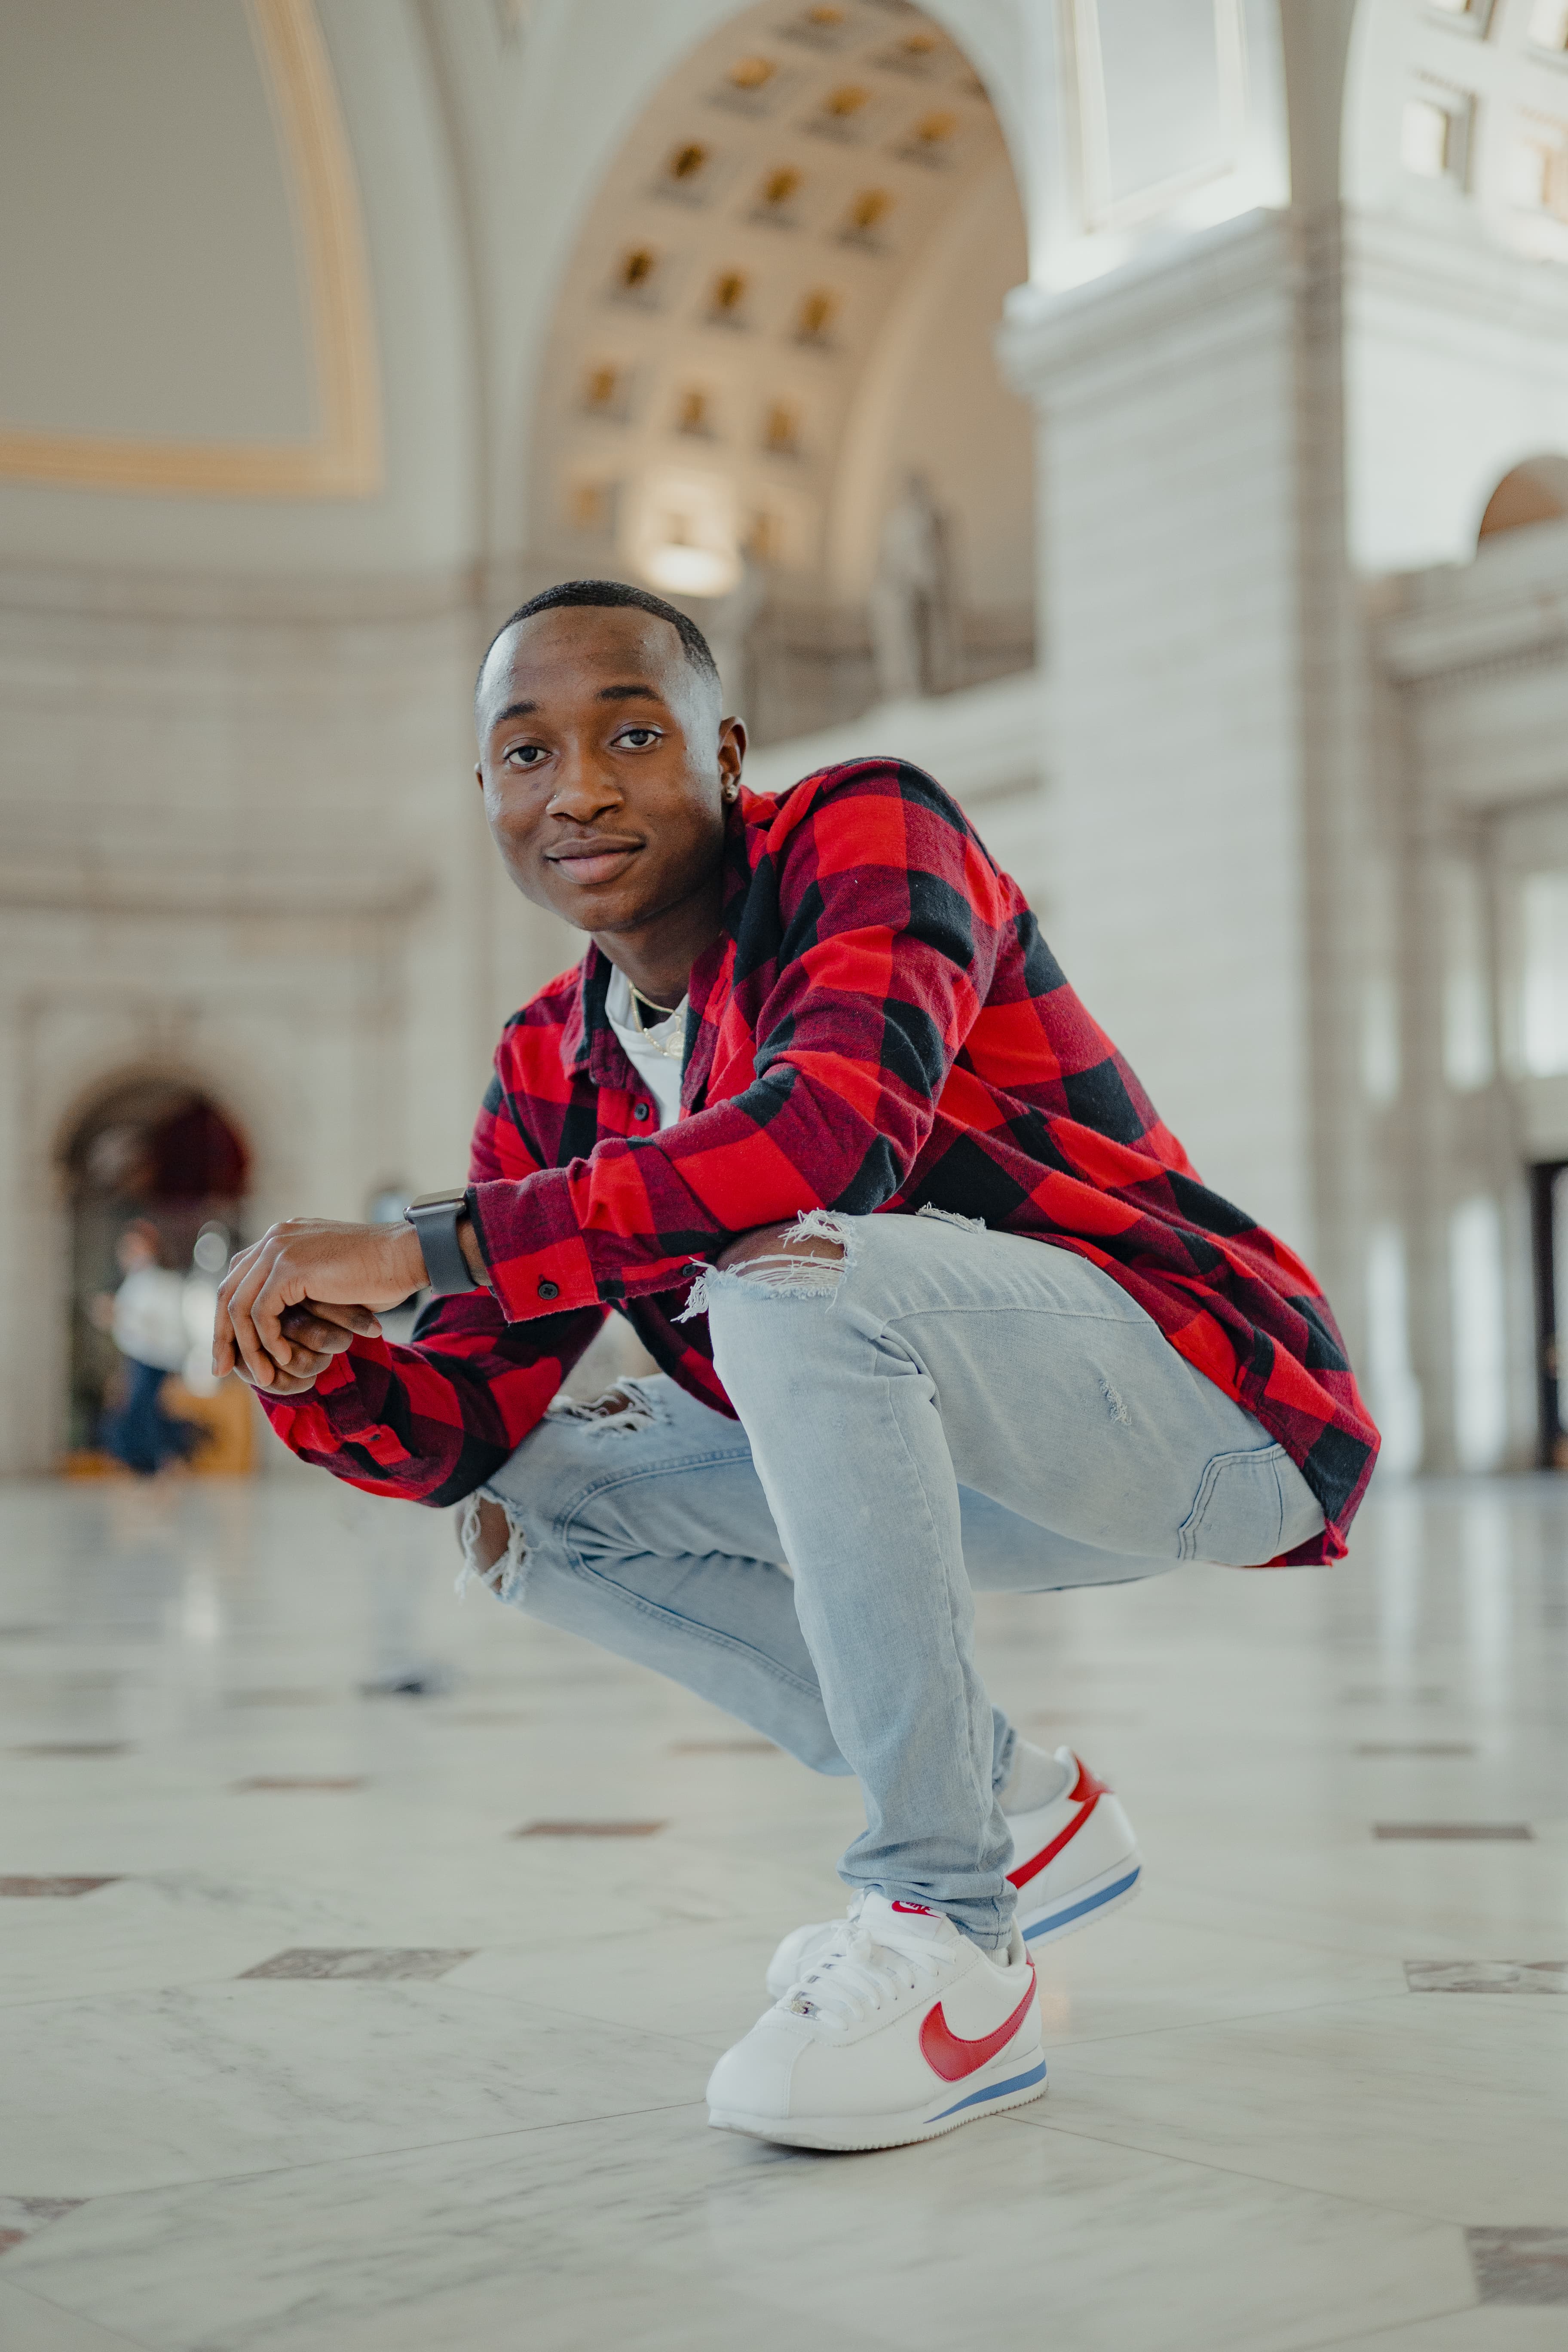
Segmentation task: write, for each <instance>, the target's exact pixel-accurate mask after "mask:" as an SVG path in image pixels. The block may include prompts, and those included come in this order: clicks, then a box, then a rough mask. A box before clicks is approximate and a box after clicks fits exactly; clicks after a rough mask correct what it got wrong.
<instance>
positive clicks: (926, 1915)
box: [889, 1903, 937, 1919]
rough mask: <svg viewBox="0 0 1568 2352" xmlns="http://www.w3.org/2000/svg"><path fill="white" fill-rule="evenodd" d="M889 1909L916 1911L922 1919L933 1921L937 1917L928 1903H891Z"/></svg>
mask: <svg viewBox="0 0 1568 2352" xmlns="http://www.w3.org/2000/svg"><path fill="white" fill-rule="evenodd" d="M889 1909H890V1910H893V1911H918V1912H919V1913H920V1915H921V1918H922V1919H934V1918H935V1917H936V1916H937V1914H936V1913H935V1912H934V1911H933V1910H932V1909H931V1905H930V1904H929V1903H893V1904H890V1905H889Z"/></svg>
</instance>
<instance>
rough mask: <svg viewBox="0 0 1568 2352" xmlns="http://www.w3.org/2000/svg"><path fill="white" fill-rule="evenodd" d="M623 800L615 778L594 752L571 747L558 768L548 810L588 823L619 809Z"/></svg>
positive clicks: (547, 811)
mask: <svg viewBox="0 0 1568 2352" xmlns="http://www.w3.org/2000/svg"><path fill="white" fill-rule="evenodd" d="M620 799H621V795H620V790H619V787H618V786H617V784H616V780H615V777H614V776H613V775H612V774H611V773H610V772H608V770H607V769H605V768H603V767H601V766H600V764H599V762H598V761H596V760H595V758H594V757H593V755H592V753H591V752H587V751H575V750H568V751H565V752H563V756H562V759H561V763H560V766H559V767H558V769H557V770H556V775H555V788H554V790H553V791H552V793H551V795H550V798H549V800H548V801H547V802H546V803H545V809H546V813H547V814H549V815H551V816H565V817H572V818H574V819H575V820H576V821H577V822H578V823H586V822H587V820H588V819H589V818H590V817H595V816H600V815H602V814H604V812H605V809H609V808H618V807H619V805H620Z"/></svg>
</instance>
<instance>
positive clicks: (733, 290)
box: [711, 269, 746, 319]
mask: <svg viewBox="0 0 1568 2352" xmlns="http://www.w3.org/2000/svg"><path fill="white" fill-rule="evenodd" d="M711 299H712V308H713V312H714V315H715V317H717V318H721V319H732V318H733V317H734V316H735V314H736V312H737V311H738V310H739V309H740V307H741V305H742V302H743V301H744V300H745V299H746V279H745V274H744V272H743V271H742V270H739V269H722V270H721V271H720V273H719V275H718V277H717V278H715V279H714V280H713V293H712V298H711Z"/></svg>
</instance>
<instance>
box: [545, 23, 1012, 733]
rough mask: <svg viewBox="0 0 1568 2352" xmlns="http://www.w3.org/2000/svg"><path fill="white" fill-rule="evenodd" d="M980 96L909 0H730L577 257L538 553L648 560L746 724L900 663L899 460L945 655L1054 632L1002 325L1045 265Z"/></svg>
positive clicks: (566, 306)
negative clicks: (946, 617) (931, 524)
mask: <svg viewBox="0 0 1568 2352" xmlns="http://www.w3.org/2000/svg"><path fill="white" fill-rule="evenodd" d="M1027 266H1028V264H1027V241H1026V230H1025V222H1024V215H1023V210H1022V206H1021V204H1020V200H1019V194H1018V189H1017V186H1016V180H1015V176H1014V172H1013V168H1012V163H1011V161H1010V159H1009V153H1008V149H1007V144H1006V141H1005V136H1004V132H1003V129H1002V125H1001V122H1000V121H999V119H998V116H997V113H996V111H995V109H994V106H993V103H992V100H991V97H990V95H989V93H988V92H987V90H986V89H985V87H984V83H983V82H982V81H981V80H980V79H979V78H978V76H977V75H976V73H975V70H974V68H973V64H972V63H971V61H970V59H969V58H968V57H967V56H966V55H965V53H964V51H963V48H962V47H960V46H959V45H958V43H957V42H956V41H955V40H954V39H953V37H952V35H951V34H950V33H948V32H947V31H946V30H945V29H944V28H943V27H942V26H941V25H939V24H938V23H937V22H936V21H935V19H934V18H933V17H931V16H927V15H926V14H924V13H923V12H922V11H921V9H919V8H917V7H914V6H912V5H907V0H898V5H892V0H846V5H836V6H832V7H826V6H824V7H809V8H806V7H796V8H793V9H790V8H786V9H784V10H783V11H781V10H780V9H779V8H777V7H776V6H773V5H762V6H752V7H747V8H742V9H740V10H738V11H736V12H735V13H734V14H733V15H731V16H729V17H728V18H727V19H726V20H725V22H724V23H723V25H722V26H721V27H720V28H719V29H718V30H717V31H716V32H714V33H713V34H712V35H711V36H710V37H709V38H708V39H707V40H705V41H704V42H703V43H701V44H700V47H697V48H696V49H695V50H694V51H693V52H692V53H691V54H690V55H689V57H687V58H685V59H684V61H683V62H682V63H681V64H680V65H679V66H678V67H677V68H675V70H674V71H673V72H671V73H670V74H668V76H667V77H666V78H665V79H664V80H663V81H662V83H661V84H660V86H659V88H658V89H657V90H656V91H655V92H654V94H653V95H652V97H651V98H650V99H649V100H648V102H647V105H646V107H645V108H644V110H643V111H642V113H641V114H640V116H639V117H638V118H637V121H636V122H635V123H634V124H633V125H632V127H631V129H630V131H629V132H628V133H627V135H626V138H625V139H624V140H623V142H622V143H621V146H620V149H619V151H618V152H617V154H616V157H615V159H614V161H613V163H611V165H610V167H609V169H608V171H607V172H606V173H605V177H604V180H603V182H602V184H601V185H600V188H599V192H598V194H597V196H596V198H595V202H594V204H593V205H592V207H591V208H590V210H589V212H588V214H587V216H586V218H585V219H584V225H583V226H582V229H581V231H580V232H579V234H578V236H577V237H576V239H575V240H574V247H573V249H572V252H571V254H570V256H569V257H567V260H566V263H565V267H564V269H563V277H562V288H561V292H560V294H559V297H558V299H557V303H556V308H555V314H554V319H553V321H552V330H551V334H550V337H549V341H548V344H547V347H546V350H545V352H544V355H543V366H542V377H541V382H542V387H543V391H542V404H541V410H540V419H539V425H538V429H537V434H536V439H535V444H534V450H533V459H534V470H535V488H534V495H533V499H532V510H533V512H534V514H535V516H536V517H537V519H538V520H537V523H536V526H535V533H534V546H533V549H532V552H531V563H532V567H533V569H534V570H535V571H536V572H540V573H544V574H545V575H546V576H554V577H560V576H563V575H564V576H569V575H571V574H577V575H584V574H590V575H605V574H608V575H611V576H616V577H621V578H626V579H633V580H637V581H640V582H643V583H646V584H647V585H648V586H649V587H652V588H655V589H657V590H658V591H659V592H660V593H664V594H667V595H672V596H674V597H675V598H676V599H677V600H678V601H679V602H681V603H683V604H686V605H687V606H688V608H689V610H691V611H692V613H693V614H694V615H695V616H696V617H697V618H698V619H699V621H700V624H701V625H702V626H703V627H704V628H705V629H706V630H707V631H708V632H709V634H710V637H711V639H712V641H713V643H714V647H715V651H716V653H717V655H718V656H719V660H720V667H721V670H723V671H724V673H725V676H726V683H727V686H728V687H729V688H730V691H731V698H732V699H733V702H734V704H735V707H736V708H738V709H741V710H742V715H743V716H745V717H746V719H747V720H748V723H749V724H750V725H751V727H752V733H753V738H754V740H773V739H776V738H779V737H784V736H791V735H795V734H797V733H800V732H802V731H806V730H810V729H812V728H814V727H817V726H821V725H823V724H825V723H827V722H829V721H830V720H832V719H836V718H842V717H846V716H849V715H852V714H854V713H856V712H858V711H859V710H860V709H864V708H865V707H866V706H867V705H868V704H869V703H871V702H872V701H874V700H876V699H877V698H878V695H879V690H880V691H881V692H884V693H885V692H886V691H887V690H888V688H887V686H886V681H885V678H884V677H882V669H883V667H884V666H883V665H881V664H880V663H879V661H878V660H877V658H876V656H875V652H874V646H873V635H872V629H871V612H870V606H871V598H872V590H873V581H874V578H875V577H877V576H878V575H879V571H880V569H881V568H882V566H883V564H884V562H885V550H884V549H883V548H882V541H883V540H884V538H885V536H886V529H885V527H886V522H887V518H888V517H889V514H890V513H891V512H892V510H893V509H895V508H896V506H897V505H898V503H899V501H900V499H901V498H902V497H903V496H904V495H905V493H906V490H907V487H908V485H909V482H910V477H911V476H915V477H918V478H920V480H921V483H922V484H923V485H927V486H929V492H930V496H931V499H933V500H934V503H935V507H936V509H937V510H938V512H939V514H940V515H941V517H942V520H943V522H944V524H945V526H946V534H947V535H946V539H945V541H944V544H945V545H946V546H948V547H949V549H950V550H951V586H950V591H949V593H950V594H951V599H952V604H954V606H955V608H956V609H955V611H954V614H953V618H952V629H951V632H950V640H951V644H952V656H951V658H950V659H948V660H946V661H944V662H943V663H942V664H940V665H935V666H934V667H935V668H937V669H939V670H940V673H941V674H940V676H933V677H930V678H928V679H927V680H926V681H925V683H926V688H927V690H931V688H933V687H934V688H938V689H941V688H949V687H958V686H963V685H968V684H973V683H977V682H978V681H979V680H981V679H983V678H985V677H994V676H998V675H1003V674H1006V673H1008V672H1011V671H1016V670H1020V669H1026V668H1028V667H1031V666H1032V663H1033V660H1034V578H1035V570H1036V547H1035V512H1034V460H1033V435H1034V423H1033V418H1032V415H1030V412H1029V410H1028V406H1027V404H1026V403H1025V402H1024V401H1022V400H1021V399H1019V398H1018V397H1017V395H1016V394H1015V393H1013V392H1012V391H1011V390H1010V388H1008V387H1007V386H1006V385H1005V383H1003V382H1002V380H1001V378H1000V376H999V374H998V372H997V369H996V365H995V362H994V355H993V352H992V337H993V335H994V331H995V329H996V327H997V325H998V323H999V321H1000V319H1001V314H1002V304H1003V299H1004V297H1005V294H1006V293H1007V292H1008V290H1009V289H1010V288H1011V287H1012V286H1013V285H1014V284H1016V282H1017V281H1018V280H1019V279H1020V278H1023V277H1025V276H1026V273H1027Z"/></svg>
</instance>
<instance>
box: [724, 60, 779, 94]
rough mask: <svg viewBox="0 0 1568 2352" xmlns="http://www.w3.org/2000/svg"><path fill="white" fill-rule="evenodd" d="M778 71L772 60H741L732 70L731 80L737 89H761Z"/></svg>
mask: <svg viewBox="0 0 1568 2352" xmlns="http://www.w3.org/2000/svg"><path fill="white" fill-rule="evenodd" d="M777 70H778V68H777V67H776V66H775V65H774V64H773V60H772V58H738V59H737V60H736V62H735V64H734V65H732V66H731V68H730V79H731V81H732V82H733V83H734V85H735V88H736V89H761V88H762V86H763V83H764V82H766V81H772V79H773V75H774V74H775V73H776V72H777Z"/></svg>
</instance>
